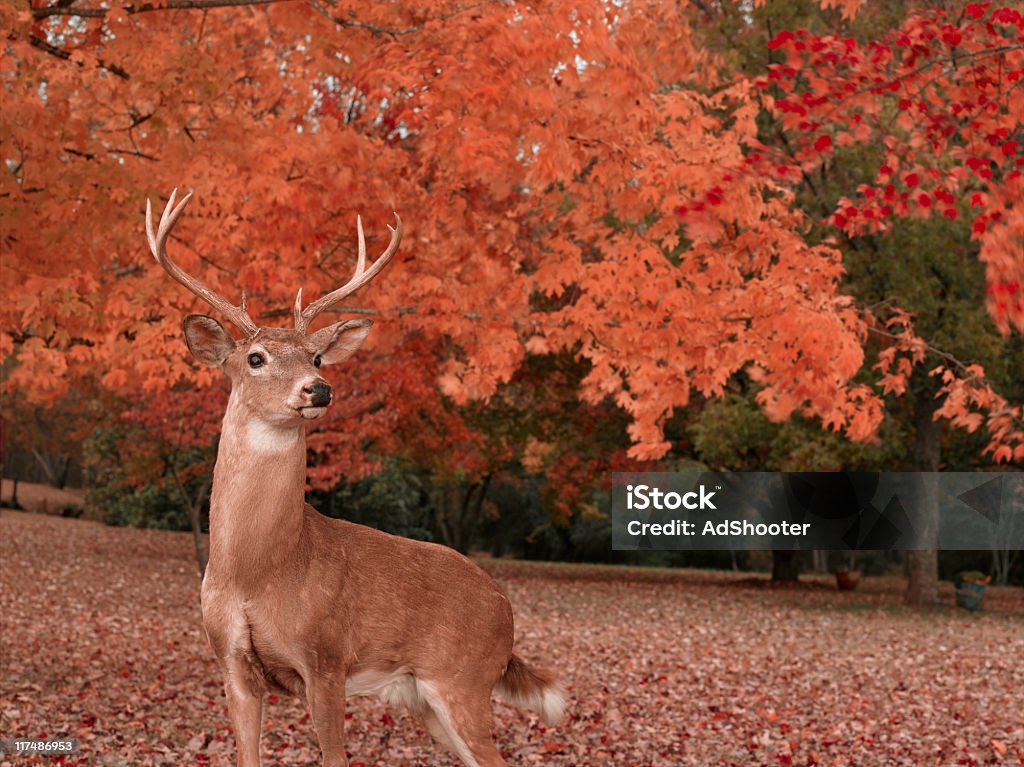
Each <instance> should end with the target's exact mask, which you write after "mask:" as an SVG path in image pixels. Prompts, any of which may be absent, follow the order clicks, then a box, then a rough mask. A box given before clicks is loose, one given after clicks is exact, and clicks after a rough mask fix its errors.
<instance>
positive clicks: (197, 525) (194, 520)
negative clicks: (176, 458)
mask: <svg viewBox="0 0 1024 767" xmlns="http://www.w3.org/2000/svg"><path fill="white" fill-rule="evenodd" d="M170 471H171V476H172V477H174V484H176V485H177V486H178V494H179V495H181V500H182V502H183V503H184V504H185V508H186V509H187V510H188V526H189V527H190V528H192V542H193V543H194V544H195V547H196V565H197V566H198V567H199V579H200V580H202V579H203V576H204V575H206V565H207V563H208V562H209V561H210V554H209V552H208V551H207V549H206V539H205V538H203V522H202V513H203V505H204V504H205V503H206V499H207V498H208V497H209V495H210V485H211V484H212V483H213V475H212V473H211V474H208V475H207V476H206V478H205V479H204V480H203V484H202V485H200V486H199V492H197V493H196V497H195V498H192V497H190V496H189V494H188V490H187V488H186V487H185V484H184V483H183V482H182V481H181V479H180V478H179V477H178V472H177V470H175V468H174V465H173V464H171V465H170Z"/></svg>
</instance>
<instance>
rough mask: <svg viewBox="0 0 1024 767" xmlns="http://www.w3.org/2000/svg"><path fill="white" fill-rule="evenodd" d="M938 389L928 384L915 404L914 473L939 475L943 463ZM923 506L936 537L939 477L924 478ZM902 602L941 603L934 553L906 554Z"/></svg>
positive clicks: (928, 531) (929, 530)
mask: <svg viewBox="0 0 1024 767" xmlns="http://www.w3.org/2000/svg"><path fill="white" fill-rule="evenodd" d="M934 415H935V388H934V385H933V384H932V382H931V381H928V382H927V383H926V384H925V385H924V386H923V387H922V389H921V390H920V391H919V392H918V393H917V395H916V396H915V400H914V421H915V430H914V469H915V470H916V471H921V472H937V471H938V470H939V466H940V464H941V460H942V425H941V424H940V423H939V422H938V421H936V420H935V418H934ZM920 492H921V493H922V496H921V503H922V505H923V507H924V509H925V512H926V514H925V516H924V519H923V521H924V523H925V527H924V529H923V530H922V531H921V532H922V533H924V534H925V535H929V534H934V533H937V531H938V525H939V488H938V477H936V476H934V475H932V476H928V477H926V478H923V481H922V485H921V490H920ZM903 600H904V601H905V602H906V603H907V604H910V605H930V604H935V603H936V602H938V601H939V552H938V551H936V550H935V549H925V550H920V551H908V552H907V590H906V592H905V594H904V596H903Z"/></svg>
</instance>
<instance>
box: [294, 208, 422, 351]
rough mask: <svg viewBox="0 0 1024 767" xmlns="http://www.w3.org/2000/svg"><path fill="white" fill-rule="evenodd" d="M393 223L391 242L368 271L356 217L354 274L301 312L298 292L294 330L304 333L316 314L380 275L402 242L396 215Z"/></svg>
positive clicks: (399, 223)
mask: <svg viewBox="0 0 1024 767" xmlns="http://www.w3.org/2000/svg"><path fill="white" fill-rule="evenodd" d="M395 221H396V222H397V223H396V225H395V226H388V229H390V230H391V242H390V243H388V246H387V248H386V249H385V250H384V252H383V253H381V255H380V256H379V257H378V258H377V260H376V261H374V262H373V263H372V264H371V265H370V268H369V269H367V268H366V239H365V237H364V236H363V221H362V218H361V217H359V216H356V231H357V233H358V239H359V255H358V257H357V260H356V271H355V274H353V275H352V279H351V280H349V281H348V282H347V283H345V284H344V285H343V286H342V287H340V288H338V289H337V290H334V291H331V292H330V293H328V294H327V295H325V296H321V297H320V298H318V299H317V300H316V301H314V302H313V303H311V304H310V305H309V306H307V307H306V308H305V309H302V310H301V312H300V307H301V298H302V293H301V291H300V293H299V295H298V296H297V297H296V299H295V329H296V330H298V331H300V332H302V333H305V332H306V329H307V328H308V327H309V323H310V322H312V321H313V319H314V318H315V317H316V316H317V315H318V314H320V312H322V311H323V310H324V309H326V308H327V307H329V306H333V305H334V304H336V303H338V302H339V301H340V300H341V299H343V298H345V296H348V295H351V294H352V293H355V292H356V291H357V290H359V288H361V287H363V285H365V284H366V283H368V282H369V281H370V280H372V279H373V278H374V277H376V276H377V275H378V274H379V273H380V270H381V269H383V268H384V267H385V266H387V263H388V261H390V260H391V257H392V256H393V255H395V253H396V252H398V245H399V243H400V242H401V241H402V219H401V217H400V216H399V215H398V214H397V213H396V214H395Z"/></svg>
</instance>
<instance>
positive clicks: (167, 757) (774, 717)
mask: <svg viewBox="0 0 1024 767" xmlns="http://www.w3.org/2000/svg"><path fill="white" fill-rule="evenodd" d="M4 514H5V516H4V525H5V531H9V532H10V534H9V535H5V536H2V537H0V557H2V558H3V561H4V565H5V570H4V574H5V584H4V585H5V588H4V589H0V608H2V609H3V610H4V615H5V621H4V634H3V640H4V652H5V656H4V658H5V663H6V664H7V665H6V667H5V679H4V696H3V699H2V701H0V716H3V719H4V727H5V731H4V732H5V737H17V736H23V735H31V736H37V737H39V736H48V737H58V736H65V737H78V738H80V739H81V740H82V746H83V753H82V755H81V756H80V758H77V759H76V758H75V757H70V758H69V759H68V760H67V762H66V763H67V764H73V765H82V767H85V766H86V765H102V764H112V765H113V764H130V765H132V767H162V766H163V765H188V764H206V763H208V764H210V765H212V766H214V767H230V766H231V765H233V764H234V756H235V746H234V742H233V735H232V733H231V729H230V725H229V722H228V718H227V712H226V706H225V703H224V696H223V686H222V682H221V679H220V673H219V671H218V669H217V664H216V659H215V658H214V657H213V655H212V653H211V651H210V649H209V647H208V645H207V642H206V639H205V637H204V636H203V631H202V627H201V624H200V619H199V613H198V607H197V606H198V600H199V583H198V580H197V578H196V575H195V570H194V566H193V565H192V561H191V558H192V551H191V546H192V543H191V540H190V538H189V536H187V535H183V534H175V533H166V532H162V531H143V530H128V529H119V528H110V527H105V526H101V525H97V524H95V523H90V522H82V521H76V520H65V519H59V518H54V517H44V516H37V515H28V514H20V513H12V512H7V511H5V512H4ZM482 564H483V565H484V567H485V568H487V569H489V570H492V571H493V572H494V574H495V575H496V576H497V577H498V579H499V581H500V582H501V584H502V585H503V587H504V588H505V589H506V591H507V593H508V595H509V598H510V600H511V602H512V604H513V607H514V608H515V610H516V618H517V621H516V623H517V632H518V646H519V651H520V652H522V653H523V654H524V655H526V656H527V657H530V658H536V659H537V661H538V662H544V663H547V664H550V665H551V666H552V667H554V668H557V669H558V671H559V673H560V675H561V676H562V679H563V681H564V682H565V684H566V687H567V689H568V693H569V694H568V699H569V706H568V716H567V717H566V719H565V720H564V721H563V722H562V723H561V724H559V725H557V726H555V727H551V728H544V727H542V726H540V724H539V723H538V722H537V720H536V718H535V717H533V716H530V715H527V714H523V713H522V712H521V711H520V710H518V709H514V708H511V707H508V706H506V705H504V704H501V703H497V704H495V727H494V729H495V731H496V733H497V742H498V747H499V748H500V750H501V751H502V752H503V753H504V754H505V758H506V760H507V761H508V762H509V764H510V765H527V764H543V765H549V766H550V767H579V766H581V765H587V766H588V767H621V766H622V765H630V764H635V765H638V766H639V767H680V766H681V765H687V764H693V765H762V764H782V763H784V762H785V761H786V760H787V759H791V760H792V763H793V764H800V765H810V764H822V765H841V766H842V767H850V766H851V765H857V766H858V767H888V765H894V764H904V763H905V764H918V763H920V762H921V753H922V750H925V751H926V752H927V753H929V754H934V755H936V757H935V760H936V763H942V764H946V763H950V764H952V763H954V762H956V761H957V760H959V759H974V760H975V761H976V762H977V763H979V764H986V763H989V762H992V763H996V762H997V761H998V759H999V758H1000V757H1001V758H1002V759H1003V762H1002V763H1009V764H1015V763H1016V759H1017V756H1018V754H1019V753H1020V749H1021V742H1020V732H1019V728H1020V721H1019V700H1020V692H1019V655H1018V654H1017V653H1014V652H1008V651H1007V648H1015V647H1017V646H1018V645H1019V642H1020V629H1019V622H1017V621H1016V620H1015V619H1016V618H1017V616H1018V615H1019V613H1020V610H1021V600H1020V594H1019V590H1014V589H1001V588H994V587H989V590H988V592H987V593H986V595H985V601H986V608H987V611H983V612H980V613H977V614H972V615H971V616H969V617H970V619H971V620H970V621H965V620H963V619H962V617H963V616H955V615H953V614H952V612H950V611H951V610H952V609H953V608H952V607H951V605H952V603H953V591H952V587H951V586H950V585H949V584H944V585H942V586H941V597H942V599H943V602H944V603H945V604H946V605H950V607H947V608H945V609H939V610H936V611H930V612H927V613H924V614H920V615H916V616H914V617H913V618H912V619H911V618H908V616H907V613H906V609H905V608H904V607H903V606H902V604H901V596H902V595H901V590H902V586H903V584H902V579H892V578H885V577H874V578H870V579H869V580H870V584H869V585H870V588H868V587H867V586H866V585H865V584H864V583H863V582H862V585H861V588H860V590H858V591H857V592H854V593H855V594H857V595H858V596H857V597H856V599H855V600H853V601H851V599H850V598H849V597H847V596H843V595H840V594H839V593H838V592H836V591H835V590H834V586H831V587H828V588H825V587H824V581H822V580H821V579H819V578H817V577H815V576H810V577H807V576H804V577H802V580H804V579H806V580H807V583H806V588H803V589H800V590H798V591H784V590H771V589H765V588H758V587H756V586H753V587H752V586H751V585H749V584H748V583H747V582H745V580H744V579H745V578H747V577H748V574H742V576H743V577H739V576H734V575H733V574H730V573H724V572H718V573H712V572H702V571H677V572H672V571H670V570H666V569H650V568H622V567H617V568H609V567H605V566H580V565H558V566H548V565H543V564H540V563H530V562H520V563H516V562H511V561H509V560H498V561H493V560H483V562H482ZM8 587H9V588H8ZM18 608H20V609H18ZM968 624H969V627H970V631H969V632H968V633H970V634H971V636H972V637H973V636H975V635H977V636H984V637H985V640H986V641H984V642H978V641H964V633H965V627H966V626H968ZM775 640H778V641H775ZM125 663H131V665H132V668H133V670H134V671H133V676H132V678H131V679H129V680H122V679H120V678H118V677H117V676H116V672H117V670H118V669H120V667H121V666H122V665H123V664H125ZM937 669H939V670H941V671H939V672H937V671H936V670H937ZM347 709H348V710H347V712H346V724H347V727H346V736H347V749H348V751H349V752H350V762H349V763H350V764H351V765H352V767H357V765H359V764H360V763H362V764H363V765H374V767H377V766H380V767H383V766H384V765H388V766H392V765H393V766H394V767H442V766H443V767H450V766H451V765H453V764H455V763H456V762H455V757H453V756H451V755H450V753H448V752H446V751H444V750H443V749H442V747H441V746H438V745H436V744H435V743H434V742H433V741H432V740H431V738H430V736H429V735H428V734H427V732H426V731H425V728H424V727H423V726H422V725H420V724H419V723H418V722H417V720H415V719H414V718H413V717H412V716H410V715H408V714H407V713H405V712H404V710H403V709H400V708H393V707H387V706H385V705H384V704H382V703H381V702H379V701H377V700H374V699H368V698H353V699H351V700H350V701H349V702H348V706H347ZM83 712H87V713H88V715H89V716H90V717H93V718H94V720H95V722H94V724H93V725H92V726H89V727H80V726H79V722H80V719H81V716H82V714H83ZM265 716H266V717H267V718H268V719H270V720H271V724H270V726H269V727H266V728H265V730H264V734H263V738H262V746H263V757H264V763H265V764H273V765H288V766H292V765H311V764H317V763H318V762H319V759H320V754H319V749H318V746H317V742H316V737H315V734H314V729H313V725H312V722H311V721H310V719H309V716H308V712H307V709H306V707H305V704H304V703H303V702H302V701H299V700H296V699H293V698H282V699H280V700H275V701H274V702H272V703H268V705H267V707H266V710H265ZM10 761H11V762H12V763H13V764H14V765H20V764H24V765H25V767H30V766H31V767H36V766H37V765H42V766H44V767H45V765H49V764H50V761H49V760H47V759H44V758H39V759H36V758H31V757H19V758H18V759H11V760H10Z"/></svg>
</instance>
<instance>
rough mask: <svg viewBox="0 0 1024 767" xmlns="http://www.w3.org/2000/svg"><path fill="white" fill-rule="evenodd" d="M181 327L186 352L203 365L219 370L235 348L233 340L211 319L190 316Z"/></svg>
mask: <svg viewBox="0 0 1024 767" xmlns="http://www.w3.org/2000/svg"><path fill="white" fill-rule="evenodd" d="M181 326H182V329H183V330H184V331H185V341H186V343H188V350H189V351H190V352H192V356H193V357H195V358H196V359H197V360H198V361H199V362H201V363H203V364H204V365H209V366H210V367H212V368H219V367H220V366H221V365H223V364H224V360H226V359H227V356H228V355H229V354H230V353H231V350H232V349H234V348H235V340H234V339H233V338H232V337H231V335H230V334H229V333H228V331H226V330H225V329H224V326H223V325H221V324H220V323H219V322H217V320H215V319H214V318H213V317H207V316H206V315H205V314H190V315H189V316H188V317H186V318H185V321H184V322H182V324H181Z"/></svg>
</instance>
